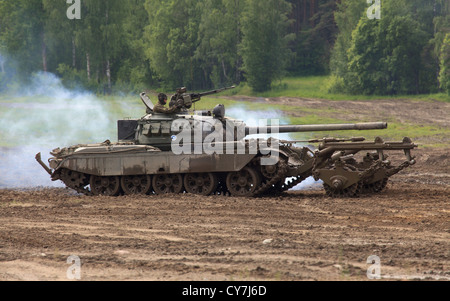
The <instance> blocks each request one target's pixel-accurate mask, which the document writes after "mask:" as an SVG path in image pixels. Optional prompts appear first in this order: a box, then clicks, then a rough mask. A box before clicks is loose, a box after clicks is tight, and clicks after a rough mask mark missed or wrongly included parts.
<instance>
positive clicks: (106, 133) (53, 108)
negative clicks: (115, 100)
mask: <svg viewBox="0 0 450 301" xmlns="http://www.w3.org/2000/svg"><path fill="white" fill-rule="evenodd" d="M119 111H120V110H119ZM123 117H124V116H116V115H115V114H114V113H112V111H111V108H110V107H109V106H108V102H107V101H105V100H102V99H99V98H98V97H96V96H95V95H93V94H91V93H88V92H85V91H70V90H68V89H66V88H64V86H63V85H62V84H61V81H60V79H59V78H58V77H57V76H55V75H53V74H51V73H43V72H41V73H38V74H36V75H34V76H33V77H32V79H31V84H29V85H27V86H24V87H23V88H21V90H20V92H19V93H17V92H16V93H14V94H13V95H8V94H3V95H0V188H1V187H3V188H4V187H8V188H13V187H35V186H61V184H60V183H59V182H51V180H50V177H49V175H48V174H47V173H46V172H45V170H44V169H43V168H42V167H41V166H40V165H39V164H38V163H37V162H36V160H35V159H34V157H35V155H36V153H38V152H41V153H42V159H43V161H44V162H45V163H46V162H47V160H48V158H49V157H50V154H49V152H50V151H51V150H53V149H54V148H57V147H67V146H70V145H75V144H88V143H99V142H103V141H105V140H107V139H110V140H111V141H115V140H116V139H117V138H116V137H117V134H116V133H117V123H116V122H117V119H120V118H123Z"/></svg>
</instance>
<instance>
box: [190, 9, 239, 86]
mask: <svg viewBox="0 0 450 301" xmlns="http://www.w3.org/2000/svg"><path fill="white" fill-rule="evenodd" d="M243 3H244V1H242V0H205V1H204V2H199V6H200V7H199V8H200V10H201V12H202V13H201V20H200V24H199V32H198V47H197V49H196V52H195V56H196V59H197V60H198V61H199V64H200V66H201V68H202V70H203V72H204V78H205V80H206V82H205V86H210V85H211V84H210V82H211V83H212V85H213V86H224V85H230V84H237V83H239V82H240V80H241V71H240V70H239V69H240V65H241V59H240V57H239V55H238V50H237V49H238V44H239V43H240V40H241V28H240V17H241V11H242V7H243Z"/></svg>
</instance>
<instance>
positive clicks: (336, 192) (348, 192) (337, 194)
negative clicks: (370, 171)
mask: <svg viewBox="0 0 450 301" xmlns="http://www.w3.org/2000/svg"><path fill="white" fill-rule="evenodd" d="M323 188H324V189H325V193H326V194H327V196H329V197H332V198H346V197H347V198H355V197H358V196H359V194H360V192H361V189H362V184H361V182H358V183H355V184H353V185H351V186H349V187H347V188H344V189H335V188H333V187H331V186H330V185H328V184H326V183H324V184H323Z"/></svg>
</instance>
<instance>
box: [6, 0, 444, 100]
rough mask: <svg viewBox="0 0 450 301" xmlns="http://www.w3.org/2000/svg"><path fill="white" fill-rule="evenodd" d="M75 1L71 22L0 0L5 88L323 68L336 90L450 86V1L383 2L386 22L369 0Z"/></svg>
mask: <svg viewBox="0 0 450 301" xmlns="http://www.w3.org/2000/svg"><path fill="white" fill-rule="evenodd" d="M79 2H80V9H81V12H80V16H81V18H80V19H73V20H71V19H69V18H68V17H67V10H68V6H69V4H67V3H66V1H64V0H14V1H13V0H2V1H0V89H2V87H3V88H4V87H5V86H6V85H7V84H8V83H9V84H10V83H11V81H12V80H17V78H21V79H24V78H26V77H27V76H29V75H30V74H32V73H34V72H37V71H45V72H53V73H56V74H58V75H59V76H60V77H61V78H62V80H63V83H64V84H65V85H67V86H70V87H75V86H82V87H84V88H87V89H90V90H93V91H96V92H105V93H111V92H114V91H140V90H142V89H146V88H160V89H167V90H174V89H175V88H176V87H180V86H186V87H187V88H188V89H190V90H199V89H210V88H213V87H219V86H225V85H231V84H239V83H241V82H247V83H248V85H249V86H250V87H251V88H252V89H253V90H254V91H256V92H260V91H266V90H269V89H270V88H271V84H272V83H273V82H274V81H276V80H277V79H281V78H282V77H283V76H286V75H291V76H306V75H322V74H331V75H332V76H331V82H330V83H329V87H330V91H331V92H344V93H363V94H414V93H430V92H439V91H449V90H450V79H449V78H450V76H449V73H450V65H449V64H450V44H449V43H450V13H449V12H450V8H449V6H450V5H449V1H448V0H380V2H381V18H380V19H370V18H368V15H367V11H368V9H369V6H370V4H368V3H367V1H366V0H340V1H335V0H127V1H121V0H79ZM373 2H375V1H373ZM12 70H14V71H15V74H14V76H11V75H10V74H11V71H12ZM6 74H8V75H6Z"/></svg>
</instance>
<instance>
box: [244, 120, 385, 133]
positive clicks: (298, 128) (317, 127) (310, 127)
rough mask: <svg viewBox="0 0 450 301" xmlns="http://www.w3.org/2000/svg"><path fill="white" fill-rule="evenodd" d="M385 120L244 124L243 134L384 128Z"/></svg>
mask: <svg viewBox="0 0 450 301" xmlns="http://www.w3.org/2000/svg"><path fill="white" fill-rule="evenodd" d="M386 128H387V122H366V123H347V124H306V125H279V126H264V127H258V126H246V127H245V135H253V134H270V133H297V132H327V131H350V130H359V131H361V130H380V129H386Z"/></svg>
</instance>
